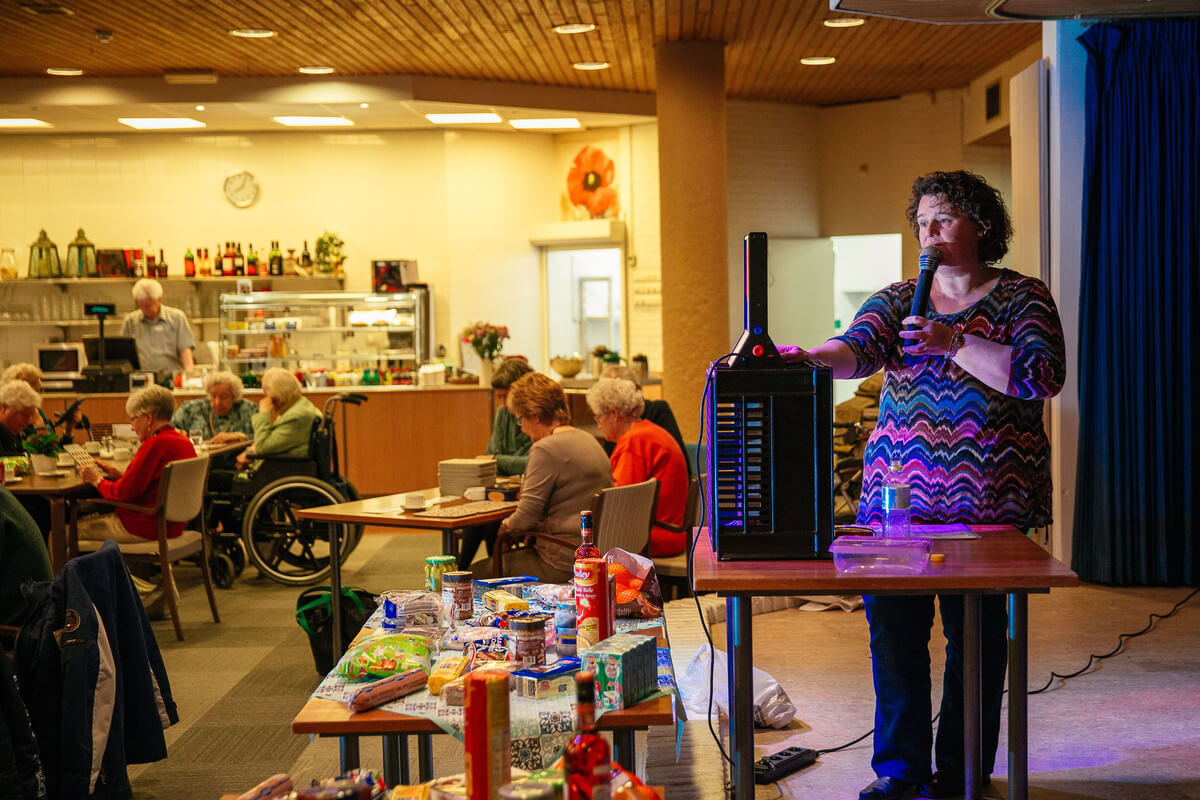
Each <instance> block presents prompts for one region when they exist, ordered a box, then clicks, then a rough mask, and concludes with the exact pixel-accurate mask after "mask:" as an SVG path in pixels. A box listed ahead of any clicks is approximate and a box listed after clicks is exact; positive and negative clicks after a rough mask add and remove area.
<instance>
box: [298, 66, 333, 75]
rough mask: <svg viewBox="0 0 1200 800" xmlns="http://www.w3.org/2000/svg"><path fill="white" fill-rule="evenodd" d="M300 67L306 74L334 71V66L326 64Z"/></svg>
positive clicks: (321, 73) (323, 73)
mask: <svg viewBox="0 0 1200 800" xmlns="http://www.w3.org/2000/svg"><path fill="white" fill-rule="evenodd" d="M299 69H300V72H302V73H304V74H305V75H328V74H329V73H331V72H333V67H326V66H324V65H313V66H310V67H300V68H299Z"/></svg>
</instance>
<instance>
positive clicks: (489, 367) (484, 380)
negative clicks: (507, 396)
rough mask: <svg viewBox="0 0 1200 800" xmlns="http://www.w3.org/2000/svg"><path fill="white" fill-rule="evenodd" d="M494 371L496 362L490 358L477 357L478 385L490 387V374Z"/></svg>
mask: <svg viewBox="0 0 1200 800" xmlns="http://www.w3.org/2000/svg"><path fill="white" fill-rule="evenodd" d="M495 371H496V363H495V362H494V361H492V360H491V359H487V358H481V359H479V385H480V386H484V387H487V388H488V389H490V388H492V375H493V374H494V373H495Z"/></svg>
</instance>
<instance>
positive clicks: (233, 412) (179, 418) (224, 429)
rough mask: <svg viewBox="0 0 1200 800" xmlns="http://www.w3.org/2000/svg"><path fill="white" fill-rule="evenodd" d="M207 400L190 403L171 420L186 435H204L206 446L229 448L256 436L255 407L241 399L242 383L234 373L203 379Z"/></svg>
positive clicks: (212, 374) (215, 373) (211, 375)
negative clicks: (207, 444) (233, 443)
mask: <svg viewBox="0 0 1200 800" xmlns="http://www.w3.org/2000/svg"><path fill="white" fill-rule="evenodd" d="M204 392H205V394H207V395H208V396H207V397H201V398H197V399H196V400H188V401H187V402H186V403H184V404H183V405H181V406H180V407H179V409H178V410H177V411H176V412H175V416H173V417H171V424H172V425H174V426H175V427H176V428H178V429H179V430H180V431H182V432H183V433H185V434H192V435H194V434H196V433H197V432H199V433H200V434H202V435H203V437H204V440H205V441H206V442H212V443H213V444H227V443H230V442H240V441H243V440H244V439H247V438H249V437H251V436H253V435H254V425H253V424H252V423H251V422H250V419H251V417H253V416H254V404H253V403H251V402H250V401H249V400H245V399H243V398H242V379H241V378H239V377H238V376H237V375H234V374H233V373H232V372H210V373H208V375H206V376H205V378H204Z"/></svg>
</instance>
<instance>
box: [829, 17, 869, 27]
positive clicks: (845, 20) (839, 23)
mask: <svg viewBox="0 0 1200 800" xmlns="http://www.w3.org/2000/svg"><path fill="white" fill-rule="evenodd" d="M864 24H866V20H865V19H863V18H862V17H831V18H829V19H827V20H825V27H826V28H857V27H858V26H859V25H864Z"/></svg>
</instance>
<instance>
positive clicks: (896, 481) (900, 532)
mask: <svg viewBox="0 0 1200 800" xmlns="http://www.w3.org/2000/svg"><path fill="white" fill-rule="evenodd" d="M911 528H912V510H911V509H910V508H909V486H908V481H906V480H905V479H904V472H903V466H902V465H901V463H900V460H899V459H896V460H894V461H892V465H891V468H890V469H888V474H887V476H886V477H885V478H884V479H883V535H884V536H888V537H891V536H908V535H909V532H910V530H911Z"/></svg>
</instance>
